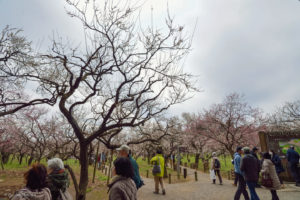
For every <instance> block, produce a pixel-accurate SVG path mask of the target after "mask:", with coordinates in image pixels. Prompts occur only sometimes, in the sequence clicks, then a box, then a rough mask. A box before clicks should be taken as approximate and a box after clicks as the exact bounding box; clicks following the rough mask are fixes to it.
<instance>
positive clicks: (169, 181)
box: [169, 174, 171, 184]
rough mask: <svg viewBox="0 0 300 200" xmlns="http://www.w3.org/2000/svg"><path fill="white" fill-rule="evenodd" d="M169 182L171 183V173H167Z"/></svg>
mask: <svg viewBox="0 0 300 200" xmlns="http://www.w3.org/2000/svg"><path fill="white" fill-rule="evenodd" d="M169 184H171V174H169Z"/></svg>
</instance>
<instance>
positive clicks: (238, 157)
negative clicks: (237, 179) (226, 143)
mask: <svg viewBox="0 0 300 200" xmlns="http://www.w3.org/2000/svg"><path fill="white" fill-rule="evenodd" d="M241 160H242V156H241V155H240V154H239V153H238V152H236V153H235V154H234V159H233V164H234V172H235V173H238V174H240V175H243V173H242V171H241Z"/></svg>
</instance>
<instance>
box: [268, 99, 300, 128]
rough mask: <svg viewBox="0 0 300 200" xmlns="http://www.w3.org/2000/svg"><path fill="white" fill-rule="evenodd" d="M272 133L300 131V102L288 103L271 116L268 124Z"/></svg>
mask: <svg viewBox="0 0 300 200" xmlns="http://www.w3.org/2000/svg"><path fill="white" fill-rule="evenodd" d="M266 125H267V126H268V129H269V130H270V131H288V130H295V129H300V100H297V101H293V102H286V103H285V104H284V105H283V106H281V107H279V108H277V110H276V111H275V112H274V113H272V114H271V115H269V117H268V120H267V122H266Z"/></svg>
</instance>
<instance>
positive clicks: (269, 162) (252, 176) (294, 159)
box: [233, 146, 300, 200]
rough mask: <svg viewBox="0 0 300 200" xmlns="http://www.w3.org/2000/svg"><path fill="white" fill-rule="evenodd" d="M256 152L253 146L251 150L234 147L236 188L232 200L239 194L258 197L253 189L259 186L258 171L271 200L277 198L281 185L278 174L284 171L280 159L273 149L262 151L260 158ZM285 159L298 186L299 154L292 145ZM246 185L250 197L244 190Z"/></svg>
mask: <svg viewBox="0 0 300 200" xmlns="http://www.w3.org/2000/svg"><path fill="white" fill-rule="evenodd" d="M257 153H258V149H257V148H253V149H252V151H250V148H248V147H244V148H242V147H237V149H236V153H235V154H234V160H233V164H234V172H235V177H236V179H235V181H234V185H237V183H238V188H237V191H236V193H235V196H234V200H239V199H240V196H241V195H243V196H244V199H245V200H249V199H251V200H259V199H260V198H259V196H258V195H257V193H256V190H255V188H256V187H261V186H260V185H259V184H258V180H259V175H260V173H261V185H262V186H263V187H264V188H266V189H268V190H270V192H271V195H272V200H279V197H278V195H277V192H276V191H277V190H278V189H280V188H281V187H283V182H282V179H281V178H280V175H279V174H280V173H282V172H284V168H283V166H282V163H281V159H280V157H279V156H278V155H277V154H276V153H275V151H274V150H270V151H269V152H265V153H262V156H261V159H259V158H258V155H257ZM287 160H288V165H289V169H290V171H291V173H292V174H293V176H294V178H295V181H296V186H300V184H299V171H298V168H297V166H298V164H299V154H298V153H297V152H296V151H295V150H294V147H293V146H291V147H290V149H289V150H288V151H287ZM246 185H247V186H248V189H249V192H250V198H249V195H248V192H247V190H246Z"/></svg>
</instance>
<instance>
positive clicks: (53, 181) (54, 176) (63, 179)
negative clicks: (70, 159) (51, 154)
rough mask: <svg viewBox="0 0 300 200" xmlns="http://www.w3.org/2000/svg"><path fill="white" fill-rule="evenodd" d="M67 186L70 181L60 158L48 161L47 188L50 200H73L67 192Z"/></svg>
mask: <svg viewBox="0 0 300 200" xmlns="http://www.w3.org/2000/svg"><path fill="white" fill-rule="evenodd" d="M69 185H70V180H69V177H68V173H67V172H66V171H65V167H64V163H63V161H62V160H61V159H60V158H53V159H50V160H48V179H47V187H48V188H49V189H50V191H51V196H52V200H61V199H73V198H72V196H71V195H70V193H69V192H68V190H67V189H68V187H69ZM62 196H63V197H64V198H62Z"/></svg>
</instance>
